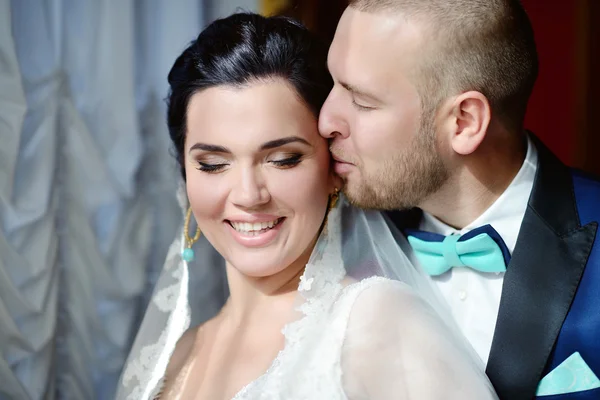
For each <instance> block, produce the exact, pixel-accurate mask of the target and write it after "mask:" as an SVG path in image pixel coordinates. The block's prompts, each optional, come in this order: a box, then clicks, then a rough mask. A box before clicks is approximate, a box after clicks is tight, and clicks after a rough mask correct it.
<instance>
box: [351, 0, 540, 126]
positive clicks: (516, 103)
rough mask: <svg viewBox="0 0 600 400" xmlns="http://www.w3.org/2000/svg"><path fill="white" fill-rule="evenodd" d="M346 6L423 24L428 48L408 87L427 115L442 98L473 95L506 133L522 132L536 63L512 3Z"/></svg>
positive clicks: (377, 1) (370, 2)
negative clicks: (477, 94)
mask: <svg viewBox="0 0 600 400" xmlns="http://www.w3.org/2000/svg"><path fill="white" fill-rule="evenodd" d="M349 6H350V7H352V8H354V9H357V10H359V11H364V12H372V13H378V12H396V13H398V14H399V15H401V16H403V17H404V18H406V19H408V20H415V21H417V22H423V23H424V24H425V25H424V26H425V29H426V30H425V32H426V33H427V34H428V35H429V34H430V35H431V41H432V46H427V47H426V48H425V49H424V54H425V56H424V57H422V59H421V60H417V66H416V68H417V71H416V82H414V83H415V85H416V86H417V89H418V90H419V94H420V96H421V101H422V103H423V105H424V107H426V108H427V109H428V110H429V111H430V110H431V109H434V110H435V109H437V106H438V105H439V104H440V102H441V101H442V100H443V99H445V98H447V96H450V95H454V94H458V93H460V92H465V91H469V90H476V91H478V92H481V93H482V94H484V95H485V96H486V97H487V99H488V101H489V102H490V104H491V106H492V110H493V114H494V116H495V117H497V118H499V119H500V121H502V123H503V124H505V125H506V126H507V128H509V129H513V130H515V129H521V128H522V125H523V120H524V118H525V111H526V108H527V102H528V100H529V97H530V95H531V92H532V90H533V86H534V84H535V80H536V78H537V74H538V58H537V51H536V46H535V40H534V35H533V29H532V27H531V23H530V21H529V18H528V16H527V13H526V12H525V10H524V9H523V7H522V5H521V4H520V2H519V1H518V0H452V1H449V0H350V1H349ZM425 39H426V40H427V39H428V38H425Z"/></svg>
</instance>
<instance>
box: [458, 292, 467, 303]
mask: <svg viewBox="0 0 600 400" xmlns="http://www.w3.org/2000/svg"><path fill="white" fill-rule="evenodd" d="M458 298H459V299H460V300H461V301H465V300H466V299H467V292H466V291H464V290H461V291H460V292H458Z"/></svg>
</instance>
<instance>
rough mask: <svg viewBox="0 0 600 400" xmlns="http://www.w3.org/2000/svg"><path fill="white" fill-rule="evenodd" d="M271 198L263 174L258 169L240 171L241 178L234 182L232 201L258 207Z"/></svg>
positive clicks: (249, 207)
mask: <svg viewBox="0 0 600 400" xmlns="http://www.w3.org/2000/svg"><path fill="white" fill-rule="evenodd" d="M270 200H271V195H270V193H269V190H268V189H267V185H266V183H265V181H264V178H263V176H262V174H261V173H260V172H259V171H257V170H256V169H245V170H243V171H240V173H239V178H238V179H237V180H236V182H234V183H233V188H232V190H231V201H232V202H233V203H234V204H235V205H236V206H238V207H242V208H248V209H251V208H257V207H260V206H262V205H264V204H266V203H268V202H269V201H270Z"/></svg>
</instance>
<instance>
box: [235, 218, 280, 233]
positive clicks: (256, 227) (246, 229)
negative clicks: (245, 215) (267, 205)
mask: <svg viewBox="0 0 600 400" xmlns="http://www.w3.org/2000/svg"><path fill="white" fill-rule="evenodd" d="M280 219H281V218H278V219H276V220H274V221H269V222H256V223H250V222H233V221H231V226H233V229H235V230H236V231H238V232H242V233H252V234H258V232H260V231H262V230H264V229H270V228H272V227H274V226H275V225H277V223H278V222H279V220H280Z"/></svg>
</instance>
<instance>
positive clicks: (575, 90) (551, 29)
mask: <svg viewBox="0 0 600 400" xmlns="http://www.w3.org/2000/svg"><path fill="white" fill-rule="evenodd" d="M522 3H523V5H524V7H525V8H526V10H527V13H528V14H529V17H530V19H531V23H532V24H533V29H534V31H535V37H536V44H537V48H538V54H539V60H540V73H539V77H538V81H537V83H536V86H535V88H534V91H533V95H532V98H531V101H530V103H529V108H528V112H527V116H526V119H525V127H526V128H527V129H530V130H531V131H533V132H534V133H535V134H536V135H537V136H538V137H540V138H541V139H542V141H543V142H544V143H545V144H546V145H547V146H548V147H550V149H551V150H552V151H554V153H555V154H557V155H558V156H559V158H560V159H561V160H562V161H563V162H565V163H567V164H570V165H576V164H579V161H580V160H577V159H576V158H577V154H578V149H577V146H578V143H579V139H578V138H579V136H578V135H579V133H580V132H578V119H579V115H580V113H579V108H580V106H581V105H580V96H581V93H579V87H580V83H579V82H580V79H581V78H580V77H578V63H579V62H580V61H579V57H580V55H581V52H580V51H579V50H578V41H579V40H580V38H579V37H578V35H579V33H578V19H579V16H578V8H577V7H578V6H580V5H581V2H580V1H578V0H568V1H548V0H522Z"/></svg>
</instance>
